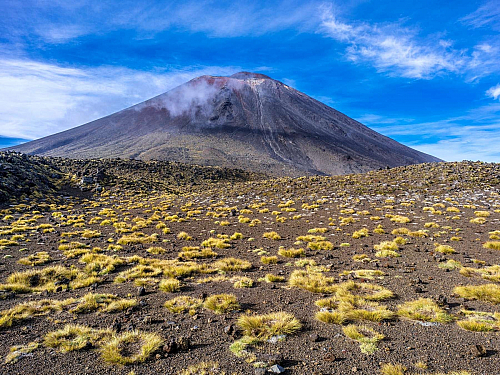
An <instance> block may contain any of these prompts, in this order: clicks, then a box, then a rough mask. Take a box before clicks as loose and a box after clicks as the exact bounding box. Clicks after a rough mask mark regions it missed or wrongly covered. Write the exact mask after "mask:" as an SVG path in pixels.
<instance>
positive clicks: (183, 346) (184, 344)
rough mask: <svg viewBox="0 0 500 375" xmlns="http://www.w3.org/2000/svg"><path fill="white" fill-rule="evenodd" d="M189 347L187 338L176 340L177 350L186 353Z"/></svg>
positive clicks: (189, 343)
mask: <svg viewBox="0 0 500 375" xmlns="http://www.w3.org/2000/svg"><path fill="white" fill-rule="evenodd" d="M190 347H191V340H190V339H189V338H188V337H180V338H179V340H177V348H178V349H179V350H183V351H186V350H188V349H189V348H190Z"/></svg>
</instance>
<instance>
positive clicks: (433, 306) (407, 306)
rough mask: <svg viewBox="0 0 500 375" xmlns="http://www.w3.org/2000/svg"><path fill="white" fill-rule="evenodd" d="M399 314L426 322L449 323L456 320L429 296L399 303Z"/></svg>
mask: <svg viewBox="0 0 500 375" xmlns="http://www.w3.org/2000/svg"><path fill="white" fill-rule="evenodd" d="M398 315H399V316H402V317H405V318H408V319H410V320H418V321H424V322H437V323H449V322H451V321H453V320H454V317H453V316H452V315H450V314H448V313H446V312H445V311H444V310H443V309H442V308H441V307H439V306H438V304H437V303H436V302H434V301H433V300H431V299H429V298H420V299H418V300H416V301H409V302H405V303H403V304H401V305H398Z"/></svg>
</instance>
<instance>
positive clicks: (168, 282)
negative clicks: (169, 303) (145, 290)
mask: <svg viewBox="0 0 500 375" xmlns="http://www.w3.org/2000/svg"><path fill="white" fill-rule="evenodd" d="M158 289H160V290H161V291H163V292H167V293H174V292H178V291H179V290H181V282H180V281H179V280H177V279H173V278H171V279H163V280H161V281H160V284H158Z"/></svg>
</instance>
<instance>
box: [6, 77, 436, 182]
mask: <svg viewBox="0 0 500 375" xmlns="http://www.w3.org/2000/svg"><path fill="white" fill-rule="evenodd" d="M10 149H13V150H16V151H21V152H25V153H30V154H42V155H49V156H64V157H71V158H96V157H100V158H104V157H106V158H113V157H121V158H139V159H159V160H172V161H179V162H184V163H192V164H202V165H218V166H223V167H238V168H243V169H249V170H254V171H259V172H267V173H271V174H275V175H303V174H344V173H352V172H363V171H367V170H371V169H376V168H380V167H386V166H390V167H394V166H399V165H407V164H415V163H422V162H433V161H439V159H437V158H434V157H432V156H429V155H426V154H424V153H421V152H418V151H416V150H413V149H411V148H409V147H406V146H404V145H402V144H400V143H398V142H396V141H394V140H392V139H390V138H387V137H385V136H383V135H381V134H379V133H377V132H375V131H373V130H371V129H369V128H367V127H366V126H364V125H362V124H360V123H359V122H357V121H355V120H353V119H351V118H349V117H347V116H346V115H344V114H342V113H340V112H338V111H336V110H335V109H333V108H330V107H328V106H326V105H325V104H323V103H320V102H318V101H317V100H315V99H313V98H311V97H309V96H307V95H305V94H303V93H301V92H299V91H297V90H295V89H293V88H291V87H289V86H287V85H285V84H283V83H281V82H278V81H275V80H273V79H271V78H269V77H267V76H265V75H262V74H255V73H247V72H241V73H237V74H234V75H232V76H230V77H213V76H202V77H198V78H195V79H193V80H191V81H189V82H187V83H185V84H183V85H181V86H179V87H177V88H175V89H173V90H171V91H169V92H167V93H165V94H162V95H159V96H157V97H155V98H152V99H150V100H147V101H145V102H143V103H140V104H137V105H135V106H133V107H130V108H127V109H124V110H122V111H120V112H117V113H114V114H112V115H109V116H106V117H104V118H101V119H99V120H96V121H93V122H90V123H88V124H85V125H82V126H79V127H76V128H73V129H70V130H67V131H64V132H61V133H58V134H54V135H51V136H48V137H45V138H42V139H39V140H35V141H32V142H28V143H25V144H22V145H19V146H16V147H12V148H10Z"/></svg>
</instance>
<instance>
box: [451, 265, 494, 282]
mask: <svg viewBox="0 0 500 375" xmlns="http://www.w3.org/2000/svg"><path fill="white" fill-rule="evenodd" d="M460 274H462V275H464V276H466V277H471V276H474V275H478V276H481V277H482V278H483V279H485V280H488V281H494V282H500V265H498V264H495V265H493V266H489V267H485V268H472V267H463V268H462V269H460Z"/></svg>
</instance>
